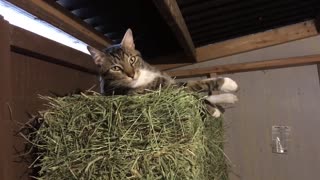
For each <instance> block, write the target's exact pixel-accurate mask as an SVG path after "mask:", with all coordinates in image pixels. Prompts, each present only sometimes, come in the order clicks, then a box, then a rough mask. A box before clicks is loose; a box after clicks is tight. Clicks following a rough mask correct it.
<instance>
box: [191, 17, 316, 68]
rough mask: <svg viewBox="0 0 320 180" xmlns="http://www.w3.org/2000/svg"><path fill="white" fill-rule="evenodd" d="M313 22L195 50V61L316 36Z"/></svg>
mask: <svg viewBox="0 0 320 180" xmlns="http://www.w3.org/2000/svg"><path fill="white" fill-rule="evenodd" d="M317 34H318V32H317V30H316V27H315V23H314V21H305V22H302V23H298V24H293V25H289V26H284V27H280V28H276V29H272V30H269V31H265V32H261V33H256V34H252V35H248V36H243V37H240V38H236V39H231V40H227V41H223V42H219V43H215V44H210V45H206V46H202V47H199V48H197V49H196V52H197V61H198V62H203V61H208V60H213V59H217V58H221V57H225V56H230V55H234V54H239V53H243V52H248V51H252V50H256V49H260V48H265V47H269V46H274V45H278V44H282V43H287V42H290V41H295V40H299V39H303V38H308V37H312V36H316V35H317Z"/></svg>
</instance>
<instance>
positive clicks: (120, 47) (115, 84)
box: [88, 29, 238, 117]
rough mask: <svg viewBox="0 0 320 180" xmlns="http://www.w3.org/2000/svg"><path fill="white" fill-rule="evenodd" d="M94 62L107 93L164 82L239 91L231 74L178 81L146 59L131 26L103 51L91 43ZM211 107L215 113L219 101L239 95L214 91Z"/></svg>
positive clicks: (201, 89)
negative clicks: (227, 76)
mask: <svg viewBox="0 0 320 180" xmlns="http://www.w3.org/2000/svg"><path fill="white" fill-rule="evenodd" d="M88 51H89V52H90V54H91V56H92V58H93V60H94V63H95V64H96V65H97V66H98V67H99V74H100V87H101V93H102V94H105V95H112V94H114V95H130V94H140V93H145V91H146V90H156V89H158V88H159V87H160V86H161V87H165V86H169V85H177V86H185V87H186V88H187V89H189V90H192V91H197V92H208V93H209V92H211V91H215V90H217V91H223V92H235V91H237V89H238V85H237V84H236V82H234V81H233V80H232V79H230V78H222V77H220V78H209V79H204V80H198V81H188V82H185V83H177V82H176V81H175V80H174V79H172V78H171V77H170V76H168V75H167V74H166V73H165V72H162V71H159V70H158V69H156V68H155V67H153V66H151V65H150V64H148V63H147V62H145V61H144V60H143V59H142V56H141V54H140V52H139V51H137V50H136V49H135V44H134V40H133V36H132V31H131V30H130V29H128V30H127V32H126V33H125V35H124V37H123V39H122V41H121V43H120V44H117V45H112V46H110V47H108V48H106V49H105V50H103V51H99V50H97V49H95V48H93V47H90V46H88ZM206 100H207V102H208V103H207V104H208V110H209V112H210V113H212V115H213V116H215V117H217V116H220V114H221V112H220V111H219V109H217V108H216V106H215V104H219V103H234V102H236V101H237V97H236V96H235V95H233V94H231V93H225V94H219V95H210V96H208V97H207V98H206Z"/></svg>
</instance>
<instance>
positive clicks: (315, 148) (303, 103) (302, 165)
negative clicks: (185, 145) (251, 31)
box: [225, 65, 320, 180]
mask: <svg viewBox="0 0 320 180" xmlns="http://www.w3.org/2000/svg"><path fill="white" fill-rule="evenodd" d="M230 77H232V78H234V79H235V80H236V81H237V82H238V83H239V84H240V88H241V89H240V91H239V93H238V96H239V98H240V102H239V103H238V104H237V105H236V107H235V108H232V109H228V110H227V113H226V115H225V119H226V120H228V121H229V122H228V123H227V126H228V129H227V140H228V143H227V145H226V151H227V155H228V156H229V158H230V159H231V160H232V163H233V168H232V171H233V173H231V175H230V176H231V180H240V179H241V180H287V179H288V180H289V179H290V180H301V179H318V178H319V177H320V171H319V169H320V144H319V140H318V139H319V138H318V137H319V136H320V132H319V130H318V127H320V120H319V117H320V111H319V110H318V107H319V105H320V86H319V79H318V74H317V67H316V65H313V66H304V67H294V68H284V69H277V70H268V71H256V72H247V73H238V74H235V75H230ZM273 125H285V126H290V127H291V128H292V134H291V141H290V143H289V152H288V154H287V155H279V154H273V153H272V151H271V127H272V126H273Z"/></svg>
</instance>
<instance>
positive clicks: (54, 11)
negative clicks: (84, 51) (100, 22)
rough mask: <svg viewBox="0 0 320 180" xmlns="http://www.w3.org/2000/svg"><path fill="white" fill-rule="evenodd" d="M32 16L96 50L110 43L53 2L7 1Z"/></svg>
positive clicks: (32, 0) (31, 0)
mask: <svg viewBox="0 0 320 180" xmlns="http://www.w3.org/2000/svg"><path fill="white" fill-rule="evenodd" d="M8 1H9V2H11V3H12V4H14V5H16V6H18V7H20V8H22V9H24V10H25V11H27V12H29V13H31V14H33V15H34V16H36V17H38V18H40V19H42V20H44V21H46V22H48V23H50V24H52V25H53V26H55V27H57V28H59V29H61V30H63V31H65V32H66V33H69V34H70V35H72V36H74V37H76V38H78V39H80V40H81V41H83V42H85V43H87V44H89V45H91V46H94V47H96V48H105V47H106V46H108V45H110V44H112V41H111V40H110V39H108V38H107V37H105V36H104V35H102V34H101V33H99V32H98V31H96V30H95V29H94V28H92V27H91V26H89V25H88V24H86V23H84V22H83V21H82V20H81V19H79V18H77V17H76V16H75V15H73V14H72V13H71V12H69V11H67V10H66V9H64V8H62V7H61V6H59V5H58V4H56V2H55V1H49V0H46V1H44V0H8Z"/></svg>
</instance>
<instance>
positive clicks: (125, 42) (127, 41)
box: [121, 29, 135, 50]
mask: <svg viewBox="0 0 320 180" xmlns="http://www.w3.org/2000/svg"><path fill="white" fill-rule="evenodd" d="M121 47H124V48H125V49H131V50H133V49H134V48H135V45H134V41H133V35H132V31H131V29H128V30H127V32H126V33H125V34H124V36H123V39H122V41H121Z"/></svg>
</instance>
